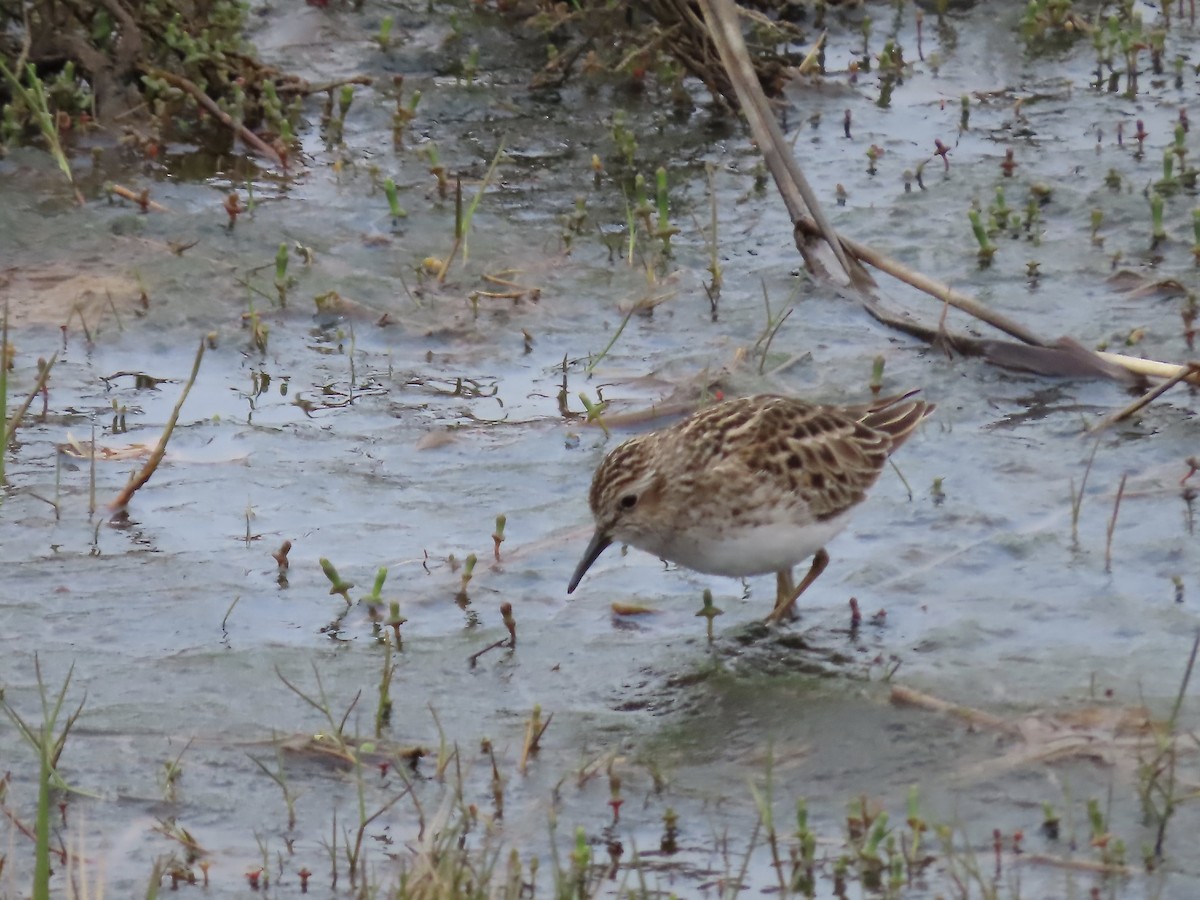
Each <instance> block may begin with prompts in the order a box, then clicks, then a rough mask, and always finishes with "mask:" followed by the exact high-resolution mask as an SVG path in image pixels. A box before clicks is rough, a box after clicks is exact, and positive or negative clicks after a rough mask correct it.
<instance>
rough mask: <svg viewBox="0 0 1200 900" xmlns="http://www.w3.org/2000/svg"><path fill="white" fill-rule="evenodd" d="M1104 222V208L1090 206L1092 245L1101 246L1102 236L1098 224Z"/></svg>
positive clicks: (1102, 242)
mask: <svg viewBox="0 0 1200 900" xmlns="http://www.w3.org/2000/svg"><path fill="white" fill-rule="evenodd" d="M1103 224H1104V210H1102V209H1101V208H1100V207H1098V206H1097V207H1093V208H1092V246H1093V247H1103V246H1104V238H1102V237H1100V226H1101V225H1103Z"/></svg>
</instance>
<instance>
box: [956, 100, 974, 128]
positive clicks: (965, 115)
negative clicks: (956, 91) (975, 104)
mask: <svg viewBox="0 0 1200 900" xmlns="http://www.w3.org/2000/svg"><path fill="white" fill-rule="evenodd" d="M959 103H960V104H961V106H962V115H961V116H960V117H959V120H958V126H959V128H961V129H962V130H963V131H970V130H971V96H970V95H969V94H963V95H962V98H961V99H960V100H959Z"/></svg>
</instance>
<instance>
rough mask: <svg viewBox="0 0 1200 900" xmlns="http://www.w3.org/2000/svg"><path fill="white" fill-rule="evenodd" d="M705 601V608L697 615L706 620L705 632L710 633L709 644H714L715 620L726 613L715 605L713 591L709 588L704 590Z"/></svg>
mask: <svg viewBox="0 0 1200 900" xmlns="http://www.w3.org/2000/svg"><path fill="white" fill-rule="evenodd" d="M703 600H704V606H702V607H701V608H700V611H699V612H698V613H696V615H697V616H701V617H703V618H704V619H705V620H706V621H705V630H706V631H707V633H708V642H709V643H710V644H711V643H712V642H713V619H715V618H716V617H717V616H723V615H724V614H725V611H724V610H723V609H720V608H718V607H717V605H716V604H715V603H713V595H712V591H710V590H709V589H708V588H705V589H704V595H703Z"/></svg>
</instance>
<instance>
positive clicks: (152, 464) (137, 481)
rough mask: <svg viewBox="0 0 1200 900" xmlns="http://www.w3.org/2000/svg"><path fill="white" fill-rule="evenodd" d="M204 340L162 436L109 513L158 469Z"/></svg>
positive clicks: (125, 503)
mask: <svg viewBox="0 0 1200 900" xmlns="http://www.w3.org/2000/svg"><path fill="white" fill-rule="evenodd" d="M204 346H205V343H204V340H203V339H201V340H200V348H199V349H198V350H197V351H196V361H195V362H193V363H192V374H191V375H190V376H188V380H187V383H186V384H185V385H184V386H183V393H182V394H180V395H179V400H178V401H176V403H175V408H174V409H173V410H171V417H170V418H169V419H167V425H166V427H165V428H164V429H163V433H162V436H161V437H160V438H159V439H158V446H156V447H155V448H154V452H153V453H151V454H150V457H149V459H147V460H146V464H145V465H144V466H142V468H141V471H139V472H138V473H137V474H136V475H134V476H133V478H131V479H129V483H128V484H127V485H125V487H124V488H123V489H122V490H121V493H119V494H118V495H117V498H116V499H115V500H113V501H112V502H111V503H110V504H109V505H108V509H109V512H111V513H114V514H115V513H117V512H119V511H120V510H123V509H124V508H125V507H126V506H128V505H129V501H130V500H132V499H133V495H134V494H135V493H137V491H138V489H139V488H141V487H142V485H144V484H145V483H146V482H147V481H149V480H150V476H151V475H153V474H154V472H155V470H156V469H158V464H159V463H160V462H162V458H163V456H165V455H166V452H167V441H169V440H170V439H171V434H172V433H173V432H174V431H175V423H176V422H178V421H179V412H180V410H181V409H183V401H185V400H186V399H187V396H188V392H189V391H191V389H192V385H193V384H195V383H196V373H198V372H199V371H200V360H202V359H204Z"/></svg>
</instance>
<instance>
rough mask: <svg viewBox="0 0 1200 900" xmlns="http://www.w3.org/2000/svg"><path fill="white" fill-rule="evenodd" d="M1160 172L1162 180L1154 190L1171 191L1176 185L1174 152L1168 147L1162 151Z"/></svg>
mask: <svg viewBox="0 0 1200 900" xmlns="http://www.w3.org/2000/svg"><path fill="white" fill-rule="evenodd" d="M1162 172H1163V177H1162V180H1161V181H1160V182H1159V183H1158V184H1156V185H1155V188H1157V189H1159V190H1164V191H1171V190H1173V189H1174V188H1175V187H1176V184H1177V182H1176V180H1175V151H1174V150H1173V149H1171V148H1170V147H1167V148H1165V149H1164V150H1163V161H1162Z"/></svg>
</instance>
